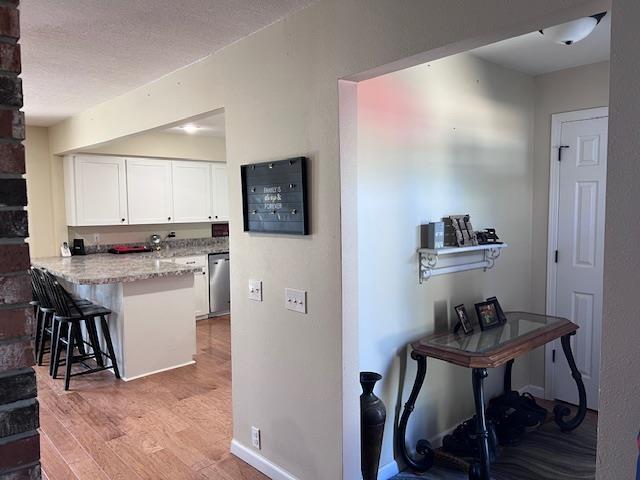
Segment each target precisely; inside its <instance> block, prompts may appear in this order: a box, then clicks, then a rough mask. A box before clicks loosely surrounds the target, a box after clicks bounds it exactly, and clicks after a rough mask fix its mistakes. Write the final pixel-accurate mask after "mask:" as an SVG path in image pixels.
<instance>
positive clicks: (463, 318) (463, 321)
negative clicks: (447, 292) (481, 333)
mask: <svg viewBox="0 0 640 480" xmlns="http://www.w3.org/2000/svg"><path fill="white" fill-rule="evenodd" d="M453 308H454V309H455V311H456V315H457V316H458V324H457V325H456V329H455V333H458V330H459V328H460V327H462V330H463V331H464V333H465V335H469V334H471V333H473V327H472V326H471V320H470V319H469V315H468V314H467V309H466V308H465V306H464V303H461V304H460V305H456V306H455V307H453Z"/></svg>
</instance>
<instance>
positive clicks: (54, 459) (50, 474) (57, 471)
mask: <svg viewBox="0 0 640 480" xmlns="http://www.w3.org/2000/svg"><path fill="white" fill-rule="evenodd" d="M40 461H41V463H42V469H43V470H44V472H45V474H46V476H47V478H49V479H50V480H73V479H77V478H78V477H76V475H75V474H74V473H73V471H72V470H71V469H70V468H69V466H68V465H67V462H66V461H65V460H64V459H63V458H62V456H61V455H60V452H58V450H57V449H56V447H55V446H54V445H53V443H51V440H49V437H48V436H47V435H46V434H45V433H43V432H40Z"/></svg>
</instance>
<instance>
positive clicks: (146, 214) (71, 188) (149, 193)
mask: <svg viewBox="0 0 640 480" xmlns="http://www.w3.org/2000/svg"><path fill="white" fill-rule="evenodd" d="M63 165H64V186H65V206H66V210H67V225H69V226H85V225H140V224H163V223H174V222H175V223H195V222H213V221H228V219H229V198H228V197H229V194H228V186H227V166H226V164H224V163H219V162H196V161H187V160H163V159H158V158H138V157H136V158H124V157H117V156H107V155H86V154H75V155H70V156H67V157H65V158H64V163H63Z"/></svg>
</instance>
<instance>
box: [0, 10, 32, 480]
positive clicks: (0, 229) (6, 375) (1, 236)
mask: <svg viewBox="0 0 640 480" xmlns="http://www.w3.org/2000/svg"><path fill="white" fill-rule="evenodd" d="M19 37H20V24H19V14H18V0H0V480H9V479H11V480H22V479H29V480H32V479H39V478H40V436H39V434H38V431H37V428H38V426H39V423H38V400H37V399H36V393H37V392H36V380H35V374H34V371H33V369H32V368H31V366H32V365H33V363H34V362H33V359H34V354H33V331H34V322H33V312H32V310H31V307H30V306H29V301H30V300H31V286H30V283H29V276H28V275H27V270H28V268H29V245H28V244H26V243H25V238H26V237H27V236H28V231H27V212H26V210H25V206H26V205H27V187H26V180H25V179H24V173H25V165H24V146H23V145H22V140H24V131H25V129H24V114H23V113H22V112H21V111H20V108H21V107H22V83H21V81H20V78H18V75H19V74H20V46H19V45H18V38H19Z"/></svg>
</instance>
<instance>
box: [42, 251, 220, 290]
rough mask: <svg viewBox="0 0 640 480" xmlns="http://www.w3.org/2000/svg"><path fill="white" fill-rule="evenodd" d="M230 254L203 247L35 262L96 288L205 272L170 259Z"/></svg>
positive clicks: (94, 255)
mask: <svg viewBox="0 0 640 480" xmlns="http://www.w3.org/2000/svg"><path fill="white" fill-rule="evenodd" d="M226 251H227V250H226V248H224V247H223V246H212V245H203V246H193V247H181V248H167V249H164V250H161V251H159V252H146V253H129V254H124V255H114V254H111V253H97V254H92V255H82V256H74V257H47V258H36V259H33V260H32V261H31V263H32V265H33V266H35V267H41V268H45V269H47V270H49V271H50V272H51V273H52V274H54V275H55V276H56V277H60V278H62V279H64V280H66V281H68V282H71V283H76V284H83V285H86V284H93V285H96V284H105V283H121V282H135V281H137V280H146V279H149V278H157V277H168V276H174V275H186V274H189V273H193V272H198V271H202V268H201V267H196V266H190V265H181V264H177V263H174V262H172V261H171V260H170V259H171V258H174V257H183V256H190V255H206V254H209V253H222V252H226Z"/></svg>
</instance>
